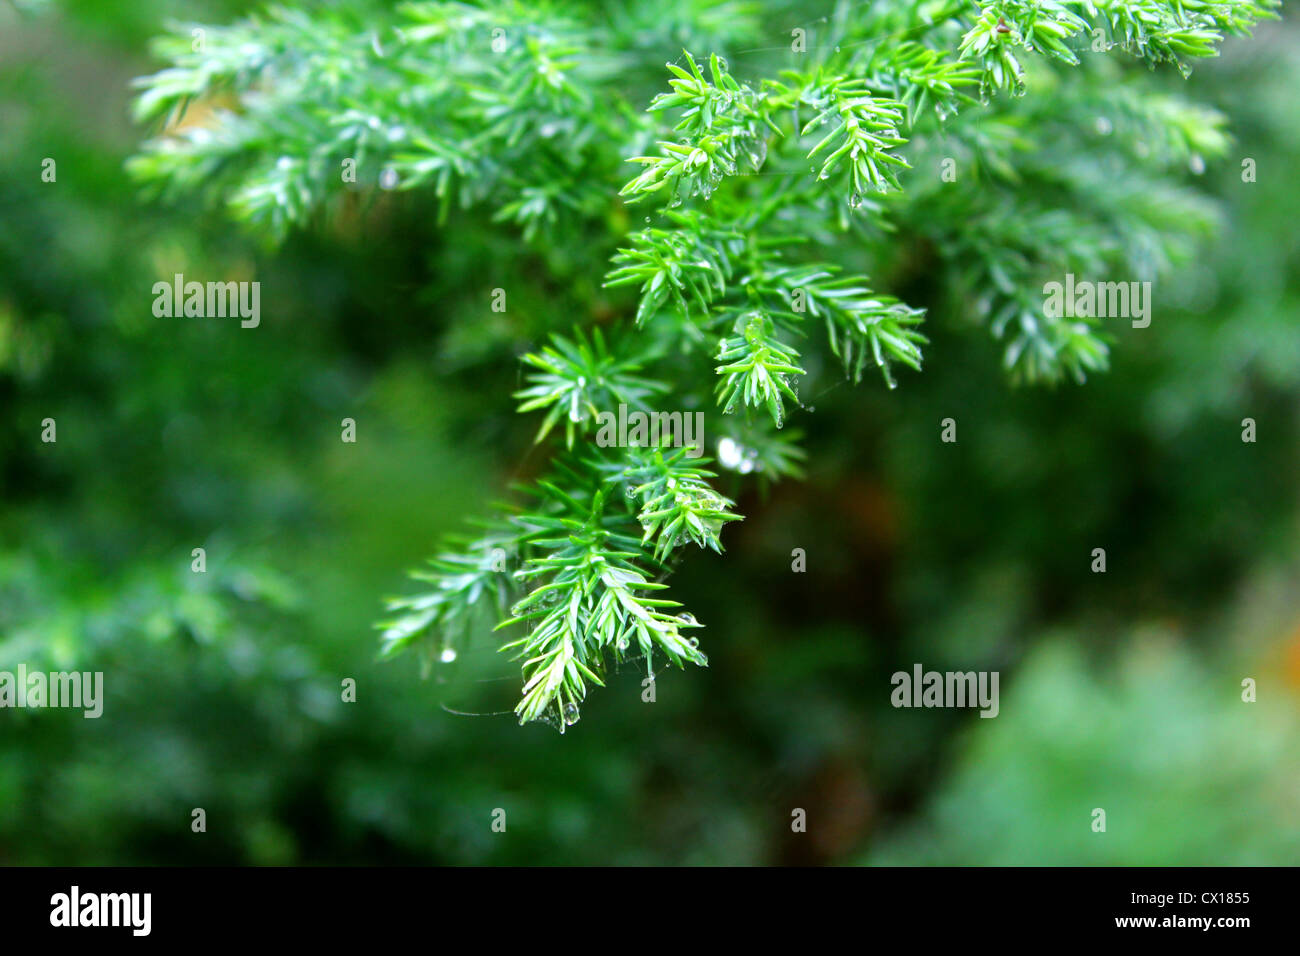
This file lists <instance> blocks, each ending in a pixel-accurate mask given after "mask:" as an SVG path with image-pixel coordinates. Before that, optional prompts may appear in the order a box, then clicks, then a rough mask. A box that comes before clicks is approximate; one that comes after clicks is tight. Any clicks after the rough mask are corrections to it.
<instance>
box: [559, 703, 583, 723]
mask: <svg viewBox="0 0 1300 956" xmlns="http://www.w3.org/2000/svg"><path fill="white" fill-rule="evenodd" d="M563 713H564V725H565V726H566V727H572V726H573V725H574V724H576V723H577V722H578V717H579V716H581V715H580V714H579V713H578V705H577V704H575V703H574V702H573V701H569V702H568V703H567V704H565V705H564V711H563Z"/></svg>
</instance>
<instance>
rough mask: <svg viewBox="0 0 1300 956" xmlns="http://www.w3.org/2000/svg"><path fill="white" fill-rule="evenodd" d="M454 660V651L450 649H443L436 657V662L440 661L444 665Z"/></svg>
mask: <svg viewBox="0 0 1300 956" xmlns="http://www.w3.org/2000/svg"><path fill="white" fill-rule="evenodd" d="M455 659H456V651H455V650H453V649H452V648H450V647H444V648H443V649H442V653H441V654H439V655H438V660H440V661H442V662H443V663H444V664H450V663H451V662H452V661H454V660H455Z"/></svg>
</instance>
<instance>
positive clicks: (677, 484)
mask: <svg viewBox="0 0 1300 956" xmlns="http://www.w3.org/2000/svg"><path fill="white" fill-rule="evenodd" d="M1276 6H1277V3H1276V2H1275V0H1242V2H1223V3H1212V2H1204V0H1142V2H1137V3H1132V2H1098V0H1059V2H1058V0H1042V2H1028V0H988V2H971V0H890V2H879V3H870V4H850V3H840V4H837V5H836V6H835V7H834V9H833V10H832V11H831V12H830V13H829V14H828V15H827V16H826V17H823V18H821V19H820V20H816V21H814V22H805V21H806V17H807V14H806V13H803V12H800V10H801V7H802V5H797V4H764V5H763V6H762V9H761V11H760V10H759V9H758V8H757V7H756V6H755V5H752V4H748V3H722V4H713V3H704V2H692V0H675V2H669V3H665V2H663V0H655V2H649V0H645V2H642V0H630V2H625V3H620V4H614V5H612V6H609V5H606V4H599V3H596V4H590V5H586V4H573V3H570V4H558V3H485V4H483V5H469V4H461V3H435V2H413V3H406V4H402V5H400V6H399V7H397V8H396V9H395V10H393V11H386V10H385V11H384V12H382V13H381V12H380V10H379V8H376V7H373V6H371V5H369V4H364V3H355V4H342V5H339V6H334V7H331V8H329V9H328V10H322V11H316V12H313V13H312V14H311V15H308V14H306V13H304V12H300V11H295V10H291V9H284V8H274V9H271V10H269V11H268V12H267V13H266V14H265V15H263V16H261V17H258V18H254V19H249V20H246V21H241V22H239V23H236V24H234V25H232V26H228V27H204V28H203V30H204V34H203V36H204V42H203V43H202V44H201V48H196V44H195V43H194V42H192V37H193V36H194V34H193V26H192V25H183V26H178V27H177V29H176V30H175V31H174V32H173V34H172V35H170V36H168V37H166V38H164V39H162V40H160V41H159V42H158V45H157V52H158V54H159V55H160V56H161V57H163V58H164V59H166V60H167V61H168V62H169V64H170V65H169V66H168V67H167V68H165V69H163V70H162V71H161V72H158V73H156V74H154V75H153V76H150V77H146V78H144V79H142V80H141V81H140V90H141V92H140V94H139V97H138V99H137V101H136V112H137V116H138V117H139V118H140V119H141V120H145V121H151V122H155V123H157V124H158V125H159V133H158V136H157V137H156V138H155V139H153V140H151V141H150V142H148V143H147V144H146V145H145V146H144V147H143V149H142V150H141V152H140V153H139V155H138V156H136V157H135V158H134V160H133V161H132V163H131V170H132V172H133V174H134V175H135V176H136V177H138V179H139V180H140V181H141V182H142V183H144V184H146V185H147V186H149V187H150V188H151V189H153V190H155V191H157V192H159V193H162V194H172V195H175V194H182V193H197V194H200V195H203V196H205V197H207V198H208V199H209V200H210V201H211V202H213V203H214V204H220V205H225V206H226V207H227V208H228V210H229V212H230V214H232V215H233V216H234V217H235V218H236V219H238V220H239V221H241V222H244V223H246V224H247V225H248V226H249V227H250V228H251V229H252V230H254V231H255V232H256V233H257V234H258V235H261V236H264V237H266V238H267V239H268V241H270V242H271V243H276V242H281V241H283V240H284V239H285V237H286V236H287V235H288V234H289V232H290V230H292V229H294V228H298V227H302V226H306V225H308V224H309V223H311V222H312V221H313V220H316V219H318V218H320V217H322V216H329V215H338V214H340V211H341V210H343V209H345V208H346V207H347V205H348V204H349V203H351V202H355V201H356V200H357V199H358V197H367V198H370V199H374V198H375V197H378V196H381V195H382V194H384V193H388V192H393V191H398V192H405V191H412V192H415V193H417V194H422V195H428V196H430V197H431V198H432V200H433V203H434V205H435V207H436V210H437V215H438V216H439V217H440V221H442V222H445V223H452V222H454V221H461V220H460V219H458V218H456V217H480V218H483V219H487V220H490V221H492V222H495V223H497V224H498V226H497V228H498V229H500V230H502V231H503V232H510V233H511V234H518V235H519V236H520V237H521V238H522V240H523V241H524V242H525V243H527V244H528V249H529V252H528V255H529V256H532V257H533V258H532V259H531V260H530V263H531V267H535V268H547V269H550V270H551V271H552V279H553V281H555V282H556V283H557V284H558V283H561V282H562V283H567V284H568V291H566V292H565V293H564V295H565V297H566V300H567V302H568V303H569V304H571V305H573V306H576V310H577V314H576V315H575V314H574V310H557V312H563V313H564V319H565V322H566V323H568V322H572V323H573V324H574V325H575V327H574V328H573V329H571V330H570V329H565V328H562V327H560V326H561V323H560V322H558V321H548V322H545V323H542V324H541V325H540V326H533V327H531V328H530V331H540V330H541V329H545V331H546V332H548V333H550V344H548V345H542V346H540V347H537V348H535V349H533V350H532V351H530V352H529V353H528V354H526V355H525V356H523V360H522V361H523V364H524V367H525V371H526V375H527V377H526V380H525V382H524V385H523V387H522V388H520V389H519V390H518V391H517V392H516V394H515V398H516V399H518V400H519V403H520V404H519V411H520V412H522V413H525V414H534V415H538V416H539V417H540V422H539V425H538V430H537V434H536V440H537V441H538V442H544V443H547V445H548V447H551V446H555V447H554V451H553V454H552V457H551V460H550V463H549V465H547V466H546V467H545V469H544V470H543V473H542V474H541V475H540V476H539V477H537V478H536V479H535V480H532V481H530V482H526V483H524V484H523V485H522V486H521V487H520V489H519V490H518V493H517V496H516V498H515V500H514V502H513V503H511V504H507V505H503V506H501V507H500V508H499V509H498V511H497V512H496V513H495V514H494V515H493V516H492V517H491V518H490V519H488V520H487V522H486V523H485V525H484V529H483V533H482V534H481V535H479V536H477V537H472V538H469V539H465V540H459V541H455V542H449V544H448V546H447V548H446V549H445V550H444V551H443V552H441V553H440V554H439V555H438V556H437V557H436V558H434V559H433V560H432V561H431V562H429V565H428V567H427V568H425V569H424V570H421V571H418V572H416V573H415V575H414V576H415V577H416V578H417V580H419V581H421V582H422V583H423V584H425V585H426V586H427V589H426V590H423V591H421V592H419V593H417V594H415V595H413V596H409V597H402V598H396V599H393V600H392V601H390V603H389V615H388V618H387V619H386V620H385V622H384V623H383V625H382V629H383V630H382V646H383V652H384V653H385V654H395V653H397V652H400V651H402V650H406V649H417V650H419V651H420V652H421V653H422V654H423V656H424V659H425V660H426V661H428V662H430V663H431V664H435V665H436V664H439V663H441V662H445V661H449V660H451V659H453V658H454V656H455V654H456V653H457V652H458V651H459V650H460V649H462V648H463V647H464V646H465V645H466V644H468V643H469V642H471V641H474V640H481V639H482V638H483V637H484V635H485V634H486V632H487V631H488V628H489V627H490V623H495V624H496V626H497V627H498V628H504V629H506V630H507V631H508V632H509V633H508V635H507V637H506V639H505V640H504V643H503V645H502V650H504V651H507V652H510V653H512V654H514V655H515V656H516V657H517V658H518V659H519V661H520V662H521V668H522V672H523V691H522V699H521V700H520V701H519V704H518V706H517V708H516V713H517V714H518V716H519V719H520V721H521V722H524V721H529V720H536V719H546V720H549V721H551V722H553V723H554V724H555V725H556V726H558V727H560V728H561V729H562V728H563V727H564V726H566V725H568V724H571V723H572V722H573V721H574V720H576V719H577V715H578V709H579V706H580V705H581V703H582V701H583V700H584V698H585V696H586V694H587V692H588V690H589V686H590V685H591V684H600V683H601V682H602V680H603V677H604V675H605V673H606V669H607V668H608V667H609V666H610V665H611V664H617V663H619V662H622V661H625V660H631V659H634V658H635V659H639V660H641V661H643V662H644V664H645V666H646V668H647V670H648V672H649V673H650V674H651V675H653V674H654V666H655V662H656V661H667V662H668V663H671V664H676V665H681V664H684V663H685V662H691V663H696V664H704V663H705V660H706V659H705V656H704V654H703V653H702V652H701V650H700V649H699V647H698V643H699V642H698V639H697V638H696V637H695V636H694V633H693V632H694V631H695V630H696V629H697V628H698V627H699V626H700V625H699V624H698V622H696V621H695V619H694V618H693V617H692V616H690V615H689V614H688V613H683V612H679V611H678V610H677V608H678V604H677V603H676V602H675V601H673V600H671V599H669V598H667V597H665V596H664V592H665V590H666V585H665V584H664V580H665V579H666V578H667V576H668V575H669V574H670V573H671V571H672V569H673V566H674V564H675V562H677V561H679V560H680V559H681V558H682V555H683V553H684V552H685V551H687V550H688V549H687V548H686V547H685V545H688V544H693V545H695V546H697V547H701V548H708V549H711V550H714V551H720V550H721V548H722V544H721V532H722V529H723V527H724V526H725V525H726V524H727V523H729V522H732V521H735V520H738V519H739V518H740V515H738V514H736V513H735V512H734V510H733V508H734V505H733V502H732V501H731V500H729V499H728V498H726V497H724V496H723V495H722V494H721V493H720V492H719V491H717V490H715V488H714V483H715V482H716V480H717V475H716V474H715V473H714V472H712V471H710V470H708V469H707V465H708V464H709V461H708V460H707V459H697V458H689V457H687V456H685V455H684V454H683V453H682V452H681V451H680V450H673V449H669V448H660V447H645V446H642V447H636V446H634V447H630V448H606V447H602V446H601V445H600V444H599V443H597V442H596V441H595V440H594V436H593V433H594V432H596V429H597V423H598V418H599V416H600V415H601V413H603V412H614V411H616V410H617V408H618V406H619V405H625V406H627V407H628V408H632V409H636V410H642V411H652V410H656V409H674V410H683V411H685V412H694V411H702V410H705V409H716V410H717V411H718V413H719V414H710V415H709V420H710V422H714V423H717V424H716V427H715V428H712V430H711V431H712V434H714V435H715V436H716V437H719V438H723V439H725V440H727V441H729V442H731V443H732V446H733V447H736V446H738V447H740V448H741V449H743V454H742V455H741V459H742V460H744V461H749V462H757V463H758V464H759V467H757V468H755V469H752V473H753V474H754V475H755V476H757V477H761V478H762V479H764V480H768V481H770V480H777V479H780V478H784V477H793V476H797V475H798V473H799V465H798V463H799V461H800V460H801V459H802V457H803V454H804V453H803V450H802V449H801V448H800V447H799V445H798V438H799V436H798V435H796V434H795V433H794V432H793V431H792V430H788V429H784V426H785V425H786V421H787V418H788V417H790V416H795V415H797V414H799V411H798V410H799V409H801V408H802V406H803V404H804V403H803V400H802V399H801V393H804V394H811V393H812V392H813V391H815V390H816V389H818V388H820V387H823V386H822V382H823V377H825V376H828V375H829V373H827V372H826V371H825V367H826V366H827V365H831V364H836V363H837V364H839V365H841V366H842V372H843V374H844V375H846V376H848V377H849V378H851V379H852V380H853V381H854V382H860V381H861V380H862V379H863V378H864V373H865V372H867V371H868V370H869V369H870V368H874V369H876V370H877V371H878V372H879V374H880V375H881V379H882V381H883V382H884V384H885V385H886V386H887V387H888V388H891V389H892V388H895V387H896V386H898V385H899V384H900V382H905V380H906V379H905V378H904V377H903V376H905V374H906V372H905V371H904V370H912V371H917V370H919V369H920V368H921V365H922V359H923V351H922V350H923V347H924V346H925V345H926V344H927V338H926V336H925V335H924V334H923V332H922V331H921V327H922V325H923V322H924V321H933V320H934V319H935V318H942V319H943V320H944V321H952V322H956V323H959V324H960V323H970V322H972V321H973V322H976V323H979V324H982V325H984V326H985V327H987V329H988V331H989V332H990V333H991V334H992V335H993V336H994V337H995V338H996V339H997V340H998V341H999V343H1000V348H1001V350H1002V356H1003V363H1004V365H1005V367H1006V370H1007V372H1008V374H1009V376H1010V377H1011V379H1012V380H1013V381H1016V382H1024V383H1031V384H1033V383H1056V382H1059V381H1062V380H1067V379H1068V380H1075V381H1080V382H1082V381H1083V380H1084V379H1085V378H1086V377H1087V376H1088V375H1089V374H1090V373H1096V372H1100V371H1103V370H1105V369H1106V368H1107V367H1108V362H1109V353H1110V348H1111V345H1112V342H1113V335H1112V333H1111V332H1110V331H1108V330H1107V329H1106V328H1105V327H1103V325H1102V323H1101V321H1100V320H1097V319H1088V318H1063V317H1053V316H1050V315H1047V314H1045V312H1044V310H1043V306H1042V296H1041V293H1040V290H1041V288H1042V285H1043V283H1044V281H1046V280H1048V279H1051V278H1053V277H1059V276H1060V275H1061V274H1063V273H1065V272H1067V271H1073V272H1077V273H1092V274H1098V275H1115V276H1121V275H1122V276H1132V277H1141V278H1143V279H1156V278H1158V277H1159V276H1162V275H1167V274H1168V272H1169V270H1170V269H1171V268H1173V267H1174V266H1175V265H1177V264H1178V263H1180V262H1183V261H1186V260H1187V258H1188V257H1189V256H1190V255H1191V254H1192V253H1193V252H1194V250H1195V249H1196V243H1197V242H1198V241H1199V240H1200V239H1201V238H1203V237H1204V236H1205V235H1206V234H1207V233H1208V232H1209V231H1210V230H1211V229H1212V227H1213V226H1214V224H1215V218H1216V217H1215V212H1214V208H1213V206H1212V205H1211V204H1210V203H1209V202H1207V201H1206V200H1205V199H1204V198H1202V197H1201V196H1200V195H1199V194H1198V193H1197V192H1196V191H1195V190H1194V189H1193V188H1191V187H1190V186H1189V185H1188V168H1189V165H1191V166H1195V165H1197V164H1202V165H1203V163H1204V162H1205V161H1207V160H1211V159H1213V158H1215V157H1217V156H1221V155H1223V153H1224V151H1225V150H1226V148H1227V146H1228V142H1229V140H1228V137H1227V134H1226V132H1225V129H1224V127H1225V119H1224V117H1223V116H1221V115H1220V114H1218V113H1217V112H1215V111H1213V110H1210V109H1207V108H1205V107H1202V106H1198V105H1196V104H1194V103H1191V102H1188V101H1186V100H1184V99H1182V98H1180V97H1178V96H1176V95H1171V94H1170V93H1168V92H1166V91H1165V88H1164V87H1163V86H1162V85H1160V84H1159V83H1158V82H1156V78H1155V76H1154V74H1151V73H1150V72H1149V71H1148V69H1147V67H1156V66H1161V65H1171V66H1172V67H1173V68H1175V69H1176V70H1178V71H1180V72H1182V73H1183V74H1184V75H1186V73H1187V72H1188V70H1189V69H1190V64H1191V63H1193V62H1194V61H1195V60H1196V59H1198V58H1202V57H1207V56H1213V55H1216V52H1217V44H1218V43H1219V42H1220V41H1221V40H1222V39H1223V38H1224V37H1225V36H1228V35H1235V34H1243V33H1247V32H1248V31H1249V30H1250V28H1251V27H1252V26H1253V25H1254V24H1255V23H1257V22H1258V21H1260V20H1262V19H1265V18H1269V17H1272V16H1273V15H1274V12H1273V11H1274V10H1275V8H1276ZM673 47H676V48H677V49H681V54H680V56H678V57H677V58H676V59H675V60H674V62H670V63H668V64H667V71H666V75H665V73H664V66H663V62H662V51H663V50H665V49H670V48H673ZM674 55H675V54H674ZM195 114H198V115H197V116H196V115H195ZM946 161H951V164H952V165H951V168H953V169H955V170H957V171H958V176H957V179H956V181H951V180H950V179H948V178H946V177H945V176H944V175H942V173H941V171H942V170H943V169H944V168H945V162H946ZM629 163H630V164H632V166H634V167H635V168H634V169H633V170H632V171H631V172H630V173H629V171H628V164H629ZM349 164H351V165H349ZM349 168H352V169H354V170H355V173H356V176H355V182H352V181H350V180H349V179H347V178H346V177H345V176H343V175H342V174H341V171H342V170H346V169H349ZM413 201H418V200H413ZM639 218H640V219H644V222H643V223H636V220H637V219H639ZM634 223H635V225H634ZM521 258H522V256H521ZM539 264H540V265H539ZM521 272H522V267H521ZM920 274H924V275H925V276H926V278H927V280H928V281H929V282H930V283H931V284H932V285H933V286H934V287H936V288H938V289H941V290H943V292H944V294H943V296H942V297H941V298H939V299H937V300H936V301H932V302H925V303H919V304H918V303H910V302H909V301H908V290H909V288H911V287H913V286H914V285H915V284H916V281H917V277H918V275H920ZM520 281H521V283H522V282H523V281H525V280H522V279H521V280H520ZM502 288H504V290H505V292H506V294H507V295H508V296H509V295H511V294H512V292H513V290H512V288H511V285H510V284H509V283H506V284H504V285H503V286H502ZM606 290H608V291H606ZM490 291H491V290H490V289H488V288H484V289H483V290H482V313H483V314H486V313H487V312H488V300H489V292H490ZM610 313H613V314H614V315H615V316H617V318H612V319H611V317H610ZM507 314H508V315H509V316H511V317H512V318H513V315H514V313H513V311H512V310H511V309H509V308H508V309H507ZM810 320H811V321H810ZM461 321H464V322H472V321H475V319H474V318H471V317H468V316H467V317H465V318H464V319H462V320H461ZM602 324H604V325H608V326H610V328H609V330H608V334H605V333H602V331H601V330H600V328H599V327H598V326H599V325H602ZM587 326H596V327H595V328H593V329H592V330H591V331H589V332H588V331H587V330H586V328H585V327H587ZM823 328H824V338H823V337H822V332H823ZM537 337H538V338H539V339H540V338H541V336H540V335H538V336H537ZM828 356H829V357H831V358H833V359H834V363H832V362H828V361H826V358H827V357H828ZM837 374H838V373H837ZM561 423H563V426H564V427H563V429H560V427H559V426H560V424H561ZM561 433H562V434H563V436H564V437H563V441H562V442H561V441H560V440H559V435H560V434H561ZM560 446H562V447H560ZM722 464H723V465H724V466H725V465H729V462H728V461H726V460H724V461H722ZM730 467H733V468H734V469H735V470H742V471H743V470H744V469H739V468H735V466H734V463H730ZM503 557H504V561H503V560H502V559H503Z"/></svg>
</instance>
